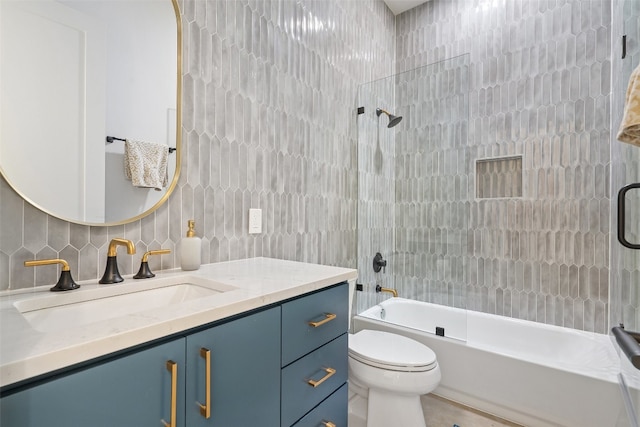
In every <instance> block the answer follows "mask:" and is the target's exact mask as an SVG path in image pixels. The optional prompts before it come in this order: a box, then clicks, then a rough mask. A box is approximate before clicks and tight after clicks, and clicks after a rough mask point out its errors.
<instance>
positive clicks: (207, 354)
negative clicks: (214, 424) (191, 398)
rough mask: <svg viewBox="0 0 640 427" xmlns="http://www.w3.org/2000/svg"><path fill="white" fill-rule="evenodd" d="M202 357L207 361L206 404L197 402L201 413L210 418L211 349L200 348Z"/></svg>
mask: <svg viewBox="0 0 640 427" xmlns="http://www.w3.org/2000/svg"><path fill="white" fill-rule="evenodd" d="M200 357H202V358H203V359H204V363H205V373H204V375H205V380H204V384H205V385H204V387H205V391H204V405H203V404H202V403H200V402H196V403H197V404H198V406H199V407H200V415H202V416H203V417H205V418H206V419H209V418H210V417H211V350H209V349H207V348H201V349H200Z"/></svg>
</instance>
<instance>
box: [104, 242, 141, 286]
mask: <svg viewBox="0 0 640 427" xmlns="http://www.w3.org/2000/svg"><path fill="white" fill-rule="evenodd" d="M118 246H126V247H127V253H128V254H129V255H133V254H135V253H136V247H135V246H134V245H133V242H132V241H131V240H127V239H119V238H115V239H111V242H110V243H109V252H108V253H107V268H106V269H105V270H104V274H103V275H102V279H100V281H99V282H98V283H102V284H109V283H120V282H122V281H124V279H123V278H122V276H121V275H120V272H119V271H118V261H117V260H116V255H117V249H118Z"/></svg>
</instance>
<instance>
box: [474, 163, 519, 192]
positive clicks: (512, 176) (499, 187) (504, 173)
mask: <svg viewBox="0 0 640 427" xmlns="http://www.w3.org/2000/svg"><path fill="white" fill-rule="evenodd" d="M476 197H477V198H479V199H496V198H514V197H522V156H509V157H495V158H491V159H479V160H476Z"/></svg>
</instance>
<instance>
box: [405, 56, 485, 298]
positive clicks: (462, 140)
mask: <svg viewBox="0 0 640 427" xmlns="http://www.w3.org/2000/svg"><path fill="white" fill-rule="evenodd" d="M468 60H469V57H468V55H464V56H460V57H456V58H452V59H449V60H446V61H441V62H438V63H434V64H431V65H428V66H426V67H422V68H417V69H415V70H411V71H408V72H406V73H402V74H399V75H397V76H396V77H395V80H396V86H397V88H398V90H397V93H396V105H397V110H398V111H399V112H400V114H403V115H405V116H406V123H405V125H404V127H402V128H401V130H400V131H399V132H398V133H397V136H396V143H395V154H396V162H395V165H396V168H395V180H394V182H395V210H394V215H395V241H394V270H393V275H394V283H395V286H396V287H398V288H399V289H402V290H403V292H404V294H405V295H407V296H410V297H411V298H412V299H416V300H419V301H425V302H432V303H436V304H442V305H447V306H451V307H458V308H466V292H465V290H466V281H465V279H466V274H467V265H468V258H467V254H468V251H467V233H468V229H469V212H470V203H469V201H470V198H472V197H473V192H472V191H471V190H470V189H471V188H473V187H472V186H470V183H471V182H473V181H472V180H470V178H469V175H470V174H471V173H472V172H473V164H472V163H471V162H470V161H469V158H468V155H467V147H468V145H467V125H468V117H469V113H468V84H469V82H468V79H469V72H468Z"/></svg>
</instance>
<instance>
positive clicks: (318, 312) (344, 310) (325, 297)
mask: <svg viewBox="0 0 640 427" xmlns="http://www.w3.org/2000/svg"><path fill="white" fill-rule="evenodd" d="M334 316H335V317H334ZM348 317H349V287H348V285H347V283H346V282H345V283H344V284H342V285H339V286H335V287H333V288H329V289H327V290H325V291H322V292H318V293H315V294H311V295H308V296H305V297H302V298H299V299H296V300H293V301H289V302H287V303H284V304H283V305H282V366H286V365H288V364H289V363H291V362H293V361H294V360H296V359H298V358H300V357H302V356H304V355H305V354H307V353H309V352H311V351H313V350H315V349H316V348H318V347H320V346H321V345H323V344H324V343H326V342H328V341H331V340H332V339H334V338H336V337H337V336H340V335H341V334H343V333H345V332H346V331H347V329H348V327H349V318H348ZM311 323H313V324H315V326H314V325H312V324H311Z"/></svg>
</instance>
